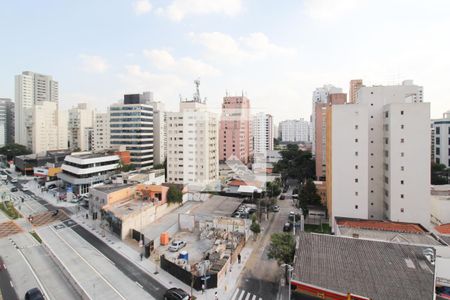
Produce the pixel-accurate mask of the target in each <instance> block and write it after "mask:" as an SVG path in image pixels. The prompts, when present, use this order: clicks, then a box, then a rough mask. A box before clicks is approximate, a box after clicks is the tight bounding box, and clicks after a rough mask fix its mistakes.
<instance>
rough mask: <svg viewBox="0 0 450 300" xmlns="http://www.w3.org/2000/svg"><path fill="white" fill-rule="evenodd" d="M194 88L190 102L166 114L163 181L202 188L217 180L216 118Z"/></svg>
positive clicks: (185, 102)
mask: <svg viewBox="0 0 450 300" xmlns="http://www.w3.org/2000/svg"><path fill="white" fill-rule="evenodd" d="M196 84H197V92H196V93H195V94H194V99H193V100H189V101H188V100H185V101H181V102H180V111H179V112H167V113H166V124H167V125H166V126H167V181H168V182H171V183H182V184H189V185H195V186H205V185H208V184H211V183H212V182H213V181H215V180H217V179H218V178H219V177H218V176H219V153H218V144H219V142H218V139H219V137H218V116H217V115H216V114H214V113H211V112H209V111H208V110H207V106H206V103H205V102H204V101H203V102H202V101H201V100H200V92H199V89H198V86H199V84H200V82H199V81H196Z"/></svg>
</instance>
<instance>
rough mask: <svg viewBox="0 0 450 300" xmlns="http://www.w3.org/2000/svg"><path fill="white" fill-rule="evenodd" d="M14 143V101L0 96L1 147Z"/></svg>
mask: <svg viewBox="0 0 450 300" xmlns="http://www.w3.org/2000/svg"><path fill="white" fill-rule="evenodd" d="M12 143H14V102H12V101H11V99H8V98H0V147H3V146H4V145H6V144H12Z"/></svg>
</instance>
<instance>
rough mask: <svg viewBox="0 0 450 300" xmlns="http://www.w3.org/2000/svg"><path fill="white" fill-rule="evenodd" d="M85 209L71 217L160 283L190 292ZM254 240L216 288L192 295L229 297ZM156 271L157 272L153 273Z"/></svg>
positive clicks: (225, 299)
mask: <svg viewBox="0 0 450 300" xmlns="http://www.w3.org/2000/svg"><path fill="white" fill-rule="evenodd" d="M85 215H86V211H84V210H81V211H80V212H79V213H77V214H74V215H72V219H74V220H75V221H77V223H78V224H80V225H81V226H83V227H84V228H86V229H87V230H89V231H90V232H91V233H93V234H94V235H96V236H97V237H98V238H100V239H101V240H102V241H104V242H105V243H106V244H107V245H108V246H110V247H111V248H112V249H114V250H115V251H117V252H118V253H120V254H121V255H123V256H124V257H126V258H127V259H128V260H129V261H130V262H132V263H134V264H135V265H136V266H138V267H140V268H141V269H142V270H144V271H146V272H147V273H149V274H151V276H152V277H153V278H155V279H156V280H158V281H159V282H160V283H161V284H162V285H164V286H166V287H167V288H170V287H179V288H182V289H183V290H185V291H186V292H188V293H190V292H191V287H190V286H188V285H187V284H185V283H183V282H181V281H180V280H178V279H177V278H175V277H173V276H172V275H170V274H169V273H167V272H166V271H164V270H161V268H160V267H159V266H158V265H157V264H156V263H155V262H153V261H152V260H150V259H144V260H142V261H141V259H140V252H139V251H137V250H136V249H133V247H132V246H130V245H128V244H126V243H125V242H123V241H122V240H120V239H119V238H118V237H116V236H114V235H112V234H111V233H110V232H108V231H107V230H103V229H102V228H101V227H100V222H99V221H98V220H92V219H91V218H89V219H86V218H85ZM253 246H254V242H253V240H252V239H251V238H250V239H249V241H248V242H247V245H246V246H245V247H244V248H243V249H242V251H241V263H240V264H238V263H235V264H234V265H233V266H232V268H231V270H229V271H228V272H227V275H226V277H225V280H224V281H223V282H222V284H220V286H219V287H218V288H216V289H209V290H207V291H205V293H204V294H202V293H201V291H196V290H195V289H194V290H193V295H194V296H195V297H197V299H205V300H206V299H211V300H212V299H214V293H215V292H216V291H217V294H218V296H219V299H220V300H229V299H231V297H232V295H233V292H234V290H235V289H236V287H237V283H238V279H239V277H240V275H241V272H242V270H243V269H244V266H245V263H246V261H247V259H248V258H249V257H250V254H251V252H252V251H253ZM156 272H157V274H155V273H156Z"/></svg>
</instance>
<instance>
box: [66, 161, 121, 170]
mask: <svg viewBox="0 0 450 300" xmlns="http://www.w3.org/2000/svg"><path fill="white" fill-rule="evenodd" d="M117 163H119V160H110V161H104V162H97V163H92V164H82V165H81V164H76V163H74V162H71V161H64V164H65V165H68V166H72V167H76V168H78V169H88V168H93V167H100V166H107V165H114V164H117Z"/></svg>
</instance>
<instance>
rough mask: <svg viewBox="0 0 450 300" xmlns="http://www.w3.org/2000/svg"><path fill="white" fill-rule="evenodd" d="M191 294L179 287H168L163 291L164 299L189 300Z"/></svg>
mask: <svg viewBox="0 0 450 300" xmlns="http://www.w3.org/2000/svg"><path fill="white" fill-rule="evenodd" d="M189 299H191V296H189V294H188V293H187V292H185V291H184V290H182V289H179V288H171V289H168V290H167V291H166V292H165V293H164V300H189Z"/></svg>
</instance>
